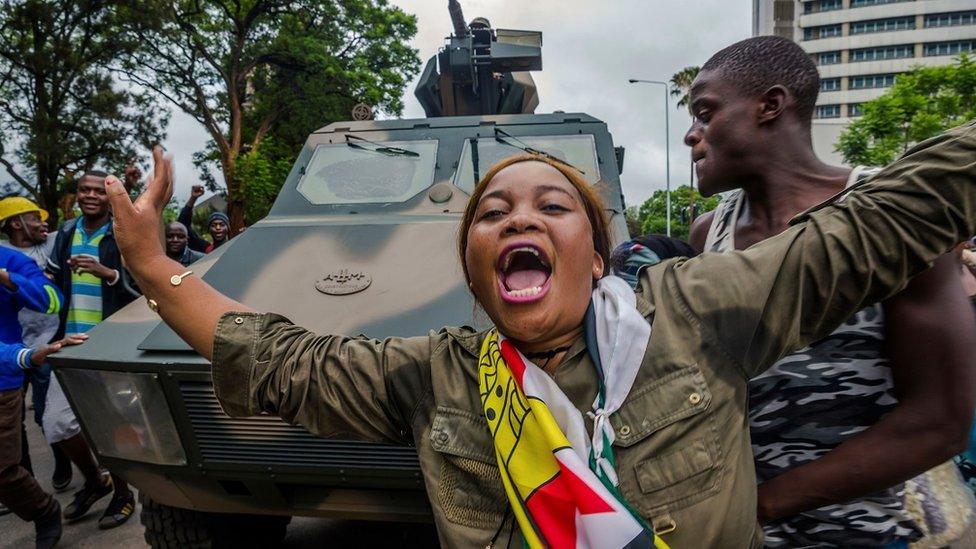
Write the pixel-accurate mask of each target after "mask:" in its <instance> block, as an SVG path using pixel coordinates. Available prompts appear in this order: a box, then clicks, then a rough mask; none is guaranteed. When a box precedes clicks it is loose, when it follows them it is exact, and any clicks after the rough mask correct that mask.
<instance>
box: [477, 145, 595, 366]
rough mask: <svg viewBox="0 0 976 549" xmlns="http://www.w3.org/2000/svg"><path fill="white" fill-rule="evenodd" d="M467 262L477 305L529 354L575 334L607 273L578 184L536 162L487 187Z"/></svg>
mask: <svg viewBox="0 0 976 549" xmlns="http://www.w3.org/2000/svg"><path fill="white" fill-rule="evenodd" d="M464 261H465V264H466V267H467V270H468V276H469V277H470V278H471V287H472V288H471V289H472V291H473V292H474V295H475V297H476V298H477V299H478V302H479V303H480V304H481V306H482V307H484V309H485V311H486V312H487V313H488V316H490V317H491V319H492V321H494V323H495V326H497V327H498V329H499V330H500V331H501V332H502V333H503V334H505V336H507V337H509V338H511V339H513V340H515V341H516V342H518V343H520V348H521V349H522V350H523V351H526V352H532V351H538V350H548V349H550V348H552V347H553V346H558V345H563V344H566V340H567V339H571V338H575V337H576V334H577V333H578V332H579V329H580V326H581V325H582V321H583V315H584V314H585V313H586V307H587V305H588V304H589V301H590V293H591V291H592V289H593V280H594V279H597V278H599V277H600V276H601V274H602V272H603V259H602V258H601V257H600V255H599V254H598V253H597V252H596V250H595V249H594V246H593V228H592V227H591V225H590V221H589V219H588V218H587V217H586V212H585V210H584V209H583V204H582V199H581V198H580V195H579V193H578V192H577V191H576V188H575V187H573V185H572V184H571V183H570V182H569V181H568V180H567V179H566V178H565V177H564V176H563V175H562V174H561V173H559V171H558V170H556V169H555V168H553V167H552V166H549V165H548V164H545V163H543V162H533V161H527V162H520V163H518V164H513V165H511V166H509V167H507V168H505V169H503V170H502V171H500V172H498V174H497V175H495V177H494V178H493V179H492V180H491V182H490V183H489V184H488V186H487V188H486V189H485V192H484V194H483V195H482V196H481V200H480V201H479V202H478V206H477V209H476V210H475V215H474V218H473V220H472V223H471V226H470V227H469V228H468V244H467V249H466V250H465V254H464Z"/></svg>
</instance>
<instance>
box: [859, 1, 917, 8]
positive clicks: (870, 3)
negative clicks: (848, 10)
mask: <svg viewBox="0 0 976 549" xmlns="http://www.w3.org/2000/svg"><path fill="white" fill-rule="evenodd" d="M914 1H915V0H851V7H852V8H863V7H866V6H877V5H880V4H897V3H899V2H914Z"/></svg>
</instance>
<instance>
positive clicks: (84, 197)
mask: <svg viewBox="0 0 976 549" xmlns="http://www.w3.org/2000/svg"><path fill="white" fill-rule="evenodd" d="M105 176H106V174H105V172H98V171H96V172H88V173H86V174H85V175H83V176H82V178H81V180H80V181H79V182H78V194H77V196H78V205H79V207H80V208H81V218H78V219H72V220H69V221H68V222H66V223H65V224H64V225H63V226H62V227H61V229H60V230H59V231H58V233H57V237H56V240H55V243H54V250H53V251H52V252H51V257H50V258H49V260H48V264H47V270H48V272H49V273H50V274H51V276H52V277H53V279H54V283H55V285H57V286H58V288H59V289H60V290H61V293H62V294H64V299H65V303H66V304H67V305H66V307H64V308H63V310H62V312H61V322H60V325H59V327H58V334H57V336H56V337H62V336H63V334H65V333H72V334H74V333H84V332H87V331H88V330H90V329H91V328H93V327H95V325H97V324H98V323H99V322H101V321H102V320H104V319H105V318H107V317H108V316H109V315H111V314H113V313H115V311H118V310H119V309H121V308H122V307H123V306H125V305H127V304H128V303H130V302H131V301H132V300H134V299H135V298H136V297H137V296H138V295H139V294H138V293H137V292H136V291H135V290H134V289H133V288H132V284H131V282H130V279H129V275H128V274H127V273H126V272H125V269H124V268H123V266H122V255H121V254H120V253H119V248H118V246H117V245H116V243H115V238H114V237H113V235H112V216H111V213H110V211H109V205H108V197H107V196H106V194H105ZM50 390H51V393H52V394H51V397H50V398H49V401H48V407H49V408H52V407H53V406H54V401H55V397H56V400H57V402H58V406H57V407H58V408H60V409H62V410H63V409H64V408H66V407H67V399H64V396H63V391H61V388H60V386H58V385H57V383H54V382H52V384H51V389H50ZM58 430H67V431H68V432H67V433H64V434H65V435H71V433H70V431H74V430H78V427H77V421H74V422H73V423H72V424H70V425H67V426H61V427H60V428H59V429H58ZM79 432H80V430H79ZM76 434H77V433H76ZM79 440H83V439H81V438H80V437H78V436H74V435H71V436H66V438H65V442H66V443H67V446H66V447H65V450H66V452H67V453H68V456H69V457H70V458H71V461H72V462H74V463H75V465H77V466H78V468H79V469H80V470H81V472H82V474H83V475H84V476H85V486H84V487H83V488H82V489H81V490H79V491H78V492H77V493H76V494H75V496H74V500H73V501H72V502H71V503H70V504H69V505H68V506H67V507H66V508H65V512H64V516H65V518H67V519H76V518H79V517H81V516H83V515H84V514H85V513H87V512H88V509H90V508H91V506H92V505H93V504H94V503H95V502H96V501H98V500H99V499H101V498H102V497H104V496H106V495H108V494H109V493H110V492H111V491H112V487H113V486H114V488H115V495H114V496H113V497H112V501H111V502H110V503H109V504H108V507H107V508H106V509H105V512H104V514H103V515H102V518H101V519H100V520H99V521H98V526H99V528H114V527H116V526H119V525H121V524H123V523H124V522H125V521H127V520H129V517H130V516H132V512H133V511H134V510H135V499H134V497H133V495H132V491H131V490H130V489H129V486H128V484H126V482H125V480H123V479H122V477H119V476H118V475H115V474H112V475H111V480H109V479H106V478H103V476H102V475H100V474H99V472H98V470H97V468H92V467H91V463H92V461H91V452H90V450H89V449H88V446H87V445H85V446H82V445H81V444H80V443H79V442H78V441H79Z"/></svg>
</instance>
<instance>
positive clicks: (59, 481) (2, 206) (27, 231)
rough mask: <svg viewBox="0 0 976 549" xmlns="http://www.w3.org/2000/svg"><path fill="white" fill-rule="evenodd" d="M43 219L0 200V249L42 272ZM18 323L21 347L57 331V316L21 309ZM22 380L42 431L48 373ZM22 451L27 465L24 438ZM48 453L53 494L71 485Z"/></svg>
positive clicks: (24, 204) (23, 205)
mask: <svg viewBox="0 0 976 549" xmlns="http://www.w3.org/2000/svg"><path fill="white" fill-rule="evenodd" d="M47 217H48V214H47V212H46V211H44V210H43V209H41V207H40V206H38V205H37V204H35V203H34V202H32V201H31V200H29V199H27V198H24V197H22V196H11V197H8V198H4V199H3V200H0V231H3V233H4V234H5V235H6V237H7V240H6V241H0V245H2V246H5V247H7V248H11V249H13V250H16V251H18V252H21V253H23V254H26V255H27V256H28V257H30V258H31V259H33V260H34V262H35V263H37V266H38V267H40V268H41V269H42V270H43V269H44V267H45V266H46V265H47V258H48V256H50V255H51V249H52V247H53V246H54V239H53V238H50V239H49V238H48V226H47ZM18 319H19V320H20V325H21V327H22V328H23V332H24V335H23V337H24V344H25V345H27V346H28V347H35V346H38V347H39V346H43V345H46V344H47V343H49V342H50V341H51V340H52V339H53V338H54V334H55V333H56V332H57V331H58V317H57V315H45V314H41V313H38V312H35V311H32V310H30V309H27V308H24V309H22V310H21V311H20V313H19V315H18ZM25 377H26V381H29V383H30V385H31V388H32V389H33V390H32V391H31V400H32V402H33V404H34V421H35V422H36V423H37V424H38V425H39V426H41V427H43V426H44V425H43V419H44V412H45V410H46V408H47V406H46V402H47V399H46V397H47V393H48V387H49V385H50V381H51V369H50V367H49V366H48V365H46V364H45V365H43V366H40V367H37V368H32V369H31V370H30V371H29V372H28V373H27V376H25ZM22 448H23V452H24V457H25V459H24V460H23V462H24V463H25V464H29V463H30V457H29V456H30V453H29V450H28V448H27V441H26V437H25V439H24V444H23V445H22ZM51 451H52V452H53V453H54V474H53V476H52V477H51V484H52V485H53V487H54V489H55V490H57V491H61V490H64V489H66V488H67V487H68V486H69V485H70V484H71V477H72V470H71V461H70V460H69V459H68V456H67V454H65V453H64V451H63V450H61V449H60V448H59V447H58V446H56V445H54V444H52V445H51ZM0 513H2V511H0Z"/></svg>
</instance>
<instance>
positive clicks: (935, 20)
mask: <svg viewBox="0 0 976 549" xmlns="http://www.w3.org/2000/svg"><path fill="white" fill-rule="evenodd" d="M960 25H976V11H957V12H952V13H934V14H932V15H926V16H925V27H926V28H930V27H957V26H960Z"/></svg>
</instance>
